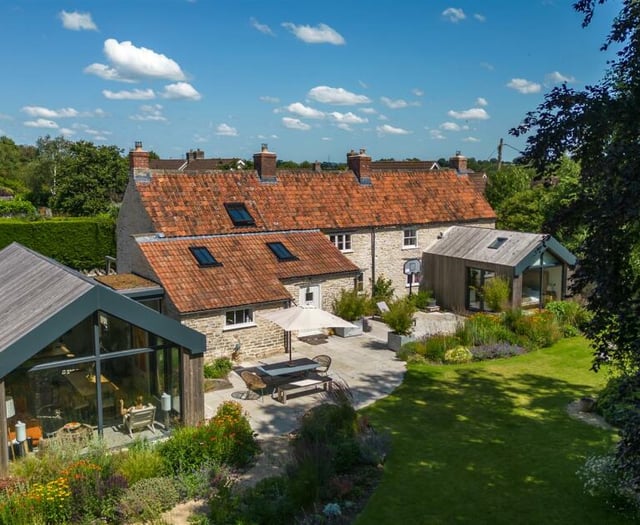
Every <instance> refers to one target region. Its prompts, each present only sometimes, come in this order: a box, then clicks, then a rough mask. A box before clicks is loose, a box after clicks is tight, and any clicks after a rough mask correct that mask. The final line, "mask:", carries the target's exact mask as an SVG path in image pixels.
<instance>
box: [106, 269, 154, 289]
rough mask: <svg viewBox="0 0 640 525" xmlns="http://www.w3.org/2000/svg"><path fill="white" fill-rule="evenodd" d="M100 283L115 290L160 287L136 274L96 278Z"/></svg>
mask: <svg viewBox="0 0 640 525" xmlns="http://www.w3.org/2000/svg"><path fill="white" fill-rule="evenodd" d="M94 279H95V280H96V281H98V282H99V283H102V284H104V285H105V286H108V287H109V288H111V289H113V290H133V289H136V288H157V287H159V286H160V285H159V284H158V283H155V282H153V281H151V280H149V279H145V278H144V277H140V276H139V275H136V274H135V273H118V274H114V275H97V276H96V277H94Z"/></svg>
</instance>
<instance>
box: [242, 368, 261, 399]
mask: <svg viewBox="0 0 640 525" xmlns="http://www.w3.org/2000/svg"><path fill="white" fill-rule="evenodd" d="M240 377H241V378H242V380H243V381H244V384H245V385H246V386H247V391H246V392H245V394H244V397H243V399H251V395H252V394H256V393H257V392H256V391H259V392H260V394H259V397H258V398H257V399H262V398H263V397H264V389H265V388H267V384H266V383H265V382H264V381H263V380H262V378H261V377H260V376H259V375H258V374H256V373H255V372H250V371H249V370H243V371H242V372H240Z"/></svg>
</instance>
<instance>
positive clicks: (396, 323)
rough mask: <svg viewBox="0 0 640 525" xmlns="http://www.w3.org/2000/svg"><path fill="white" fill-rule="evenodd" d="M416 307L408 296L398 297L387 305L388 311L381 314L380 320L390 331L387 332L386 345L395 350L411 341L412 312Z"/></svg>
mask: <svg viewBox="0 0 640 525" xmlns="http://www.w3.org/2000/svg"><path fill="white" fill-rule="evenodd" d="M415 313H416V307H415V305H414V304H413V302H412V301H410V300H409V299H408V298H405V299H399V300H397V301H394V302H393V303H391V304H390V305H389V311H388V312H385V313H383V314H382V320H383V321H384V322H385V323H386V324H387V325H388V326H389V328H390V329H391V331H390V332H389V333H388V334H387V346H388V347H389V348H390V349H391V350H395V351H396V352H397V351H398V350H400V348H402V345H404V344H405V343H408V342H409V341H413V340H414V337H412V334H413V314H415Z"/></svg>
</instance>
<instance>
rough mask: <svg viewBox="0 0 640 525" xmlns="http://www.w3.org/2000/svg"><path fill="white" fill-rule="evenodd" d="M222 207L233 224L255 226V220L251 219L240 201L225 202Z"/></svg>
mask: <svg viewBox="0 0 640 525" xmlns="http://www.w3.org/2000/svg"><path fill="white" fill-rule="evenodd" d="M224 207H225V208H226V210H227V213H228V214H229V217H231V221H232V222H233V225H234V226H255V224H256V221H254V220H253V217H252V216H251V214H250V213H249V212H248V211H247V208H246V206H245V205H244V204H242V203H241V202H230V203H226V204H225V205H224Z"/></svg>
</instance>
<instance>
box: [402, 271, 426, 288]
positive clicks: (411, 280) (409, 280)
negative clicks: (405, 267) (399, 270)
mask: <svg viewBox="0 0 640 525" xmlns="http://www.w3.org/2000/svg"><path fill="white" fill-rule="evenodd" d="M405 277H406V282H405V286H406V287H407V288H409V287H410V286H411V287H415V286H420V280H421V279H422V274H420V273H405Z"/></svg>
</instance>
